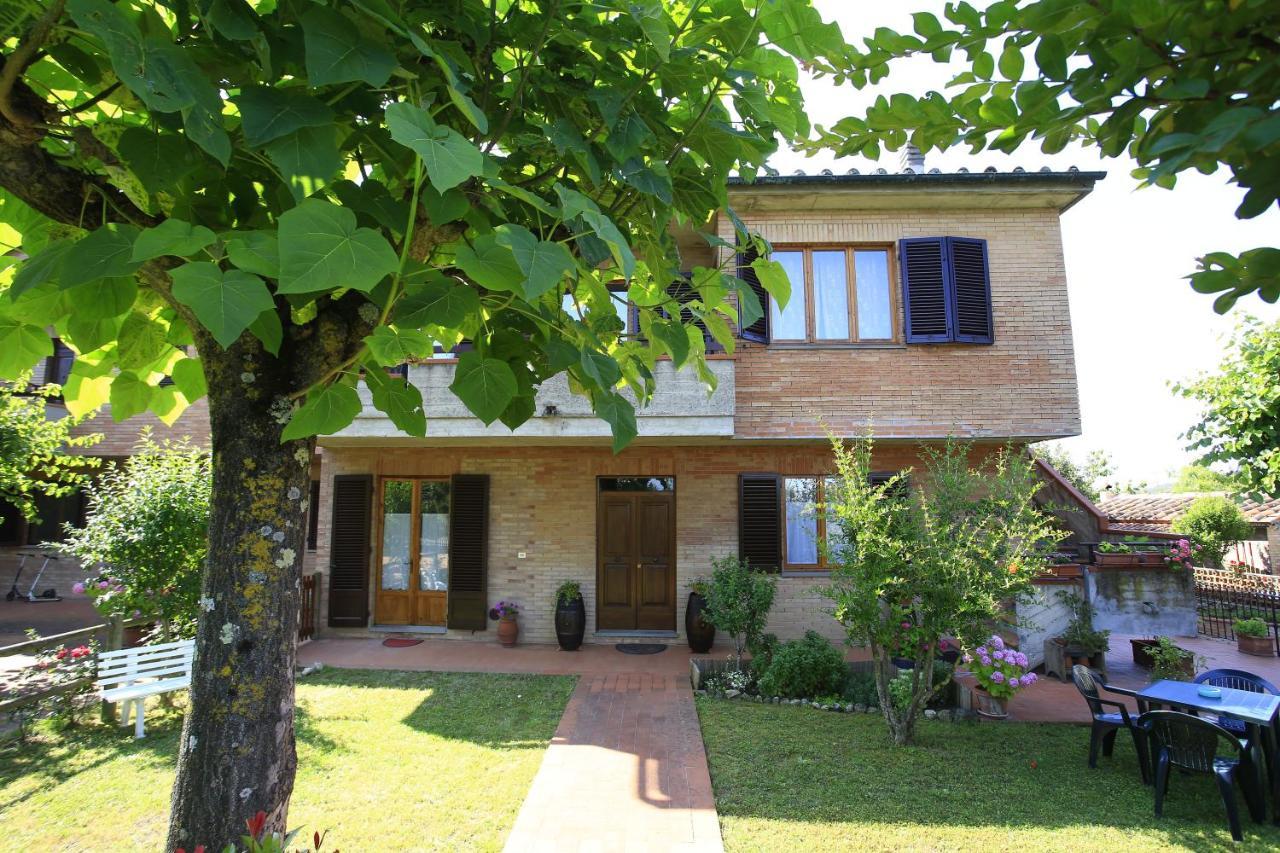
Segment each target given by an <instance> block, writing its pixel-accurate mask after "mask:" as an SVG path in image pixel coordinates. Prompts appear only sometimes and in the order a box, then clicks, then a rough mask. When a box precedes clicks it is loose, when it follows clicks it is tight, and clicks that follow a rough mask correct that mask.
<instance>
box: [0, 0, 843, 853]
mask: <svg viewBox="0 0 1280 853" xmlns="http://www.w3.org/2000/svg"><path fill="white" fill-rule="evenodd" d="M0 50H2V51H3V59H4V65H3V71H2V72H0V188H3V189H4V190H5V191H6V195H5V196H4V197H3V199H2V202H3V206H2V207H0V223H3V225H4V226H5V227H6V228H5V232H4V233H5V234H6V235H8V236H7V237H5V238H4V239H5V240H6V241H7V242H8V243H9V245H8V246H6V247H5V251H6V252H8V255H7V256H6V262H8V263H10V266H9V267H8V268H7V269H5V270H4V272H3V276H4V277H3V280H2V281H3V286H4V287H5V289H6V291H7V292H6V293H5V294H4V295H3V297H2V298H0V377H2V376H15V375H17V373H18V372H19V371H20V370H22V369H24V368H26V367H29V366H30V365H31V364H32V363H33V362H35V361H36V360H38V359H40V358H42V357H43V356H45V355H46V354H47V353H48V352H49V351H50V333H51V332H52V333H54V334H56V335H57V336H58V337H60V338H61V339H62V340H63V341H64V342H66V343H67V344H68V345H69V346H71V347H72V348H73V349H74V350H75V352H76V362H75V366H74V367H73V368H72V370H71V375H70V377H69V379H68V381H67V383H66V387H65V389H64V393H65V395H66V400H67V405H68V407H69V408H70V409H71V411H72V412H75V413H83V412H87V411H89V410H91V409H94V408H96V407H98V406H100V405H102V404H104V403H110V405H111V409H112V413H113V415H114V416H116V417H117V418H121V417H127V416H129V415H132V414H136V413H140V412H144V411H151V412H154V413H155V414H156V415H158V416H159V417H160V418H161V419H163V420H165V421H170V422H171V421H173V420H174V419H175V418H176V417H177V416H178V415H179V414H180V413H181V412H182V411H183V409H184V408H185V407H187V406H188V405H190V404H191V403H192V402H194V401H195V400H197V399H200V398H202V397H207V399H208V406H209V415H210V423H211V432H212V439H211V440H212V449H213V459H214V465H213V489H212V493H211V498H210V501H211V517H210V525H209V527H210V542H209V557H208V560H207V565H206V569H205V573H204V579H203V587H202V591H201V599H202V601H204V602H206V604H205V606H204V607H203V608H202V611H203V612H202V618H201V623H200V626H199V628H198V631H197V638H196V660H197V661H198V666H199V671H198V672H197V673H196V677H195V678H194V680H193V686H192V691H191V706H190V710H189V712H188V716H187V722H186V727H185V729H184V732H183V736H182V740H181V756H180V760H179V766H178V778H177V781H176V784H175V789H174V797H173V806H172V818H171V825H170V834H169V842H168V846H169V848H170V849H173V848H175V847H178V846H187V847H190V846H192V845H194V844H204V845H206V846H208V847H209V848H211V849H213V848H221V846H223V845H224V844H226V843H227V842H229V841H232V840H234V839H235V838H236V837H238V835H239V833H240V829H241V827H242V826H243V824H244V821H245V819H246V818H248V817H251V816H252V815H253V814H255V813H256V812H257V811H258V810H260V809H261V810H264V811H265V812H266V814H267V829H268V830H271V831H283V830H284V829H285V826H286V813H287V809H288V802H289V796H290V793H291V790H292V784H293V776H294V769H295V764H296V755H295V751H294V738H293V682H292V672H293V664H294V632H295V629H296V616H295V614H296V612H297V604H298V580H299V573H300V565H299V559H298V555H299V554H300V553H301V552H302V549H303V540H304V531H305V529H306V525H305V523H304V519H305V511H306V503H307V500H308V496H309V489H308V478H309V466H310V458H311V454H312V449H313V446H314V436H316V435H317V434H327V433H333V432H335V431H338V430H341V429H342V428H343V427H345V426H347V425H348V424H349V423H351V421H352V420H353V418H354V417H355V416H356V415H357V414H358V413H359V412H360V411H361V409H362V398H361V395H360V392H359V388H360V386H361V385H363V386H364V387H365V389H367V392H368V399H369V401H370V402H371V404H372V406H373V407H375V408H376V409H378V410H380V411H381V412H383V413H385V415H386V416H387V417H388V418H389V419H390V420H391V421H392V422H393V423H394V424H395V425H396V426H397V427H398V428H399V429H401V430H403V431H404V432H406V433H408V434H411V435H419V436H420V435H423V434H424V432H425V430H426V418H425V413H424V410H423V405H422V398H421V395H420V393H419V391H418V390H417V388H415V387H414V386H413V385H412V384H409V383H408V382H405V381H403V380H402V379H400V378H396V377H394V376H391V375H389V374H388V372H387V368H388V367H391V366H395V365H399V364H401V363H403V362H406V361H412V360H415V359H421V358H426V357H430V356H431V355H432V354H433V353H434V352H436V351H438V350H449V349H451V348H454V347H455V346H456V345H458V344H461V343H464V342H465V343H467V344H468V346H467V347H465V351H463V352H461V354H460V356H459V358H458V362H457V367H456V373H455V375H454V379H453V382H452V385H451V388H452V391H453V393H454V394H456V395H457V397H458V398H459V399H460V400H461V401H462V402H463V403H464V404H466V406H467V407H468V408H469V409H470V411H471V412H472V413H473V414H474V415H475V416H476V417H477V418H478V419H480V420H481V421H483V422H484V423H486V424H489V423H492V422H495V421H501V422H502V423H503V424H505V425H506V426H508V427H511V428H515V427H517V426H519V425H520V424H521V423H523V422H524V421H525V420H527V419H528V418H529V417H530V416H531V415H532V413H533V409H534V394H535V391H536V390H537V388H538V386H539V385H540V384H541V383H543V382H545V381H546V380H548V379H549V378H551V377H553V376H556V375H558V374H567V375H568V382H569V385H570V387H571V389H572V390H573V391H575V392H576V393H578V394H581V395H583V396H584V397H586V398H587V399H588V400H589V401H590V404H591V406H592V407H593V409H594V411H595V413H596V414H597V415H598V416H599V417H601V418H602V419H603V420H605V421H607V422H608V423H609V425H610V427H611V429H612V433H613V437H614V447H615V449H621V448H622V447H624V446H625V445H626V444H627V443H628V442H629V441H630V440H631V439H632V438H633V437H634V436H635V434H636V421H635V413H634V405H635V402H641V403H643V402H644V401H645V400H647V399H648V398H649V397H650V395H651V394H652V392H653V389H654V372H653V367H654V363H655V360H656V359H657V358H659V357H663V356H667V357H670V359H671V361H672V362H673V363H674V365H675V366H676V367H678V368H687V369H689V370H692V371H694V372H695V373H696V374H697V375H698V376H699V377H700V378H701V379H702V381H703V382H704V383H705V384H706V385H707V387H708V388H711V387H712V386H713V385H714V382H715V378H714V375H713V374H712V373H711V372H710V371H709V370H708V369H707V367H706V364H705V361H704V354H705V344H704V335H703V330H704V329H705V330H706V332H707V333H708V334H710V336H711V337H713V338H714V339H715V340H717V341H718V342H719V343H720V344H721V345H722V346H723V347H724V348H725V349H726V350H729V351H732V350H733V348H734V343H735V340H734V331H733V328H734V325H735V324H749V323H751V322H753V321H754V320H755V319H756V318H758V317H759V316H760V315H761V311H762V307H761V304H760V300H759V299H758V298H757V296H756V294H755V293H754V292H753V291H752V290H751V289H749V288H747V287H745V286H744V284H743V282H742V281H741V280H740V279H739V278H737V276H736V275H735V274H734V273H735V270H733V269H727V268H722V267H695V268H694V269H693V270H692V271H691V276H690V279H689V282H688V289H687V291H686V296H685V298H684V299H683V300H682V302H681V304H680V305H679V309H680V310H677V306H676V304H675V302H674V300H673V297H672V295H671V293H670V292H669V287H670V285H671V283H672V281H673V280H674V279H675V277H676V276H677V274H678V272H679V271H680V265H679V262H678V259H677V252H676V244H675V237H674V236H673V228H672V226H673V225H674V226H677V227H686V228H688V227H690V226H693V227H696V226H700V225H702V224H704V223H706V222H707V221H708V220H709V218H710V217H711V216H712V215H713V213H715V212H716V211H717V210H723V211H725V214H724V215H727V216H728V217H729V218H730V219H731V220H732V221H733V222H734V224H735V230H736V232H737V241H736V242H738V243H746V242H748V241H751V242H755V243H759V238H758V237H753V236H752V235H749V234H747V233H746V232H745V229H744V228H743V227H742V226H741V224H740V222H739V221H738V220H737V218H736V217H735V216H734V214H733V211H732V210H731V209H729V208H728V205H727V197H726V181H727V179H728V177H729V175H730V173H731V172H733V171H735V170H737V171H740V172H742V173H744V174H746V175H752V174H754V173H755V171H756V170H757V169H758V168H759V167H760V166H761V165H762V164H763V163H764V161H765V158H766V157H767V156H768V155H769V153H770V152H772V151H773V150H775V148H776V147H777V146H778V144H779V143H780V142H789V143H798V142H800V141H802V140H803V139H805V138H806V137H807V136H808V135H809V133H810V126H809V122H808V119H807V117H806V115H805V111H804V104H803V100H802V97H801V90H800V87H799V83H798V80H799V73H800V71H799V66H800V65H801V64H803V65H804V66H805V67H806V68H807V69H808V71H809V73H813V74H818V75H824V74H826V75H834V76H835V77H836V79H839V80H843V79H845V78H844V77H843V75H841V74H839V73H838V71H837V69H838V67H839V66H840V64H841V63H842V61H843V57H844V56H845V55H846V53H847V50H848V48H847V46H846V45H845V43H844V42H843V40H842V38H841V36H840V32H839V30H838V29H837V28H836V27H835V26H833V25H831V24H828V23H824V22H823V21H822V20H821V19H820V17H819V15H818V14H817V13H816V12H815V11H814V10H813V9H812V8H811V7H810V5H809V2H808V0H664V2H658V0H627V2H623V0H598V2H583V0H540V1H539V2H532V0H329V2H309V0H119V2H110V0H17V2H13V3H8V4H6V5H5V6H4V8H3V10H0ZM706 239H707V240H708V241H710V242H711V243H712V244H715V247H716V248H724V247H723V246H721V245H720V241H719V240H718V239H717V238H716V237H714V236H709V237H707V238H706ZM720 256H721V257H725V258H726V259H729V258H731V257H732V253H731V252H722V253H721V255H720ZM726 263H729V261H728V260H726ZM754 267H755V272H756V274H757V275H758V277H759V279H760V280H761V282H762V283H763V285H764V287H765V288H766V289H767V290H768V291H769V292H771V293H772V294H773V295H774V296H775V297H776V298H778V299H779V301H780V302H785V300H786V297H787V289H788V288H787V283H786V279H785V276H784V275H782V273H781V270H780V268H779V267H778V266H777V265H776V264H774V263H772V262H769V261H766V260H757V261H756V262H755V264H754ZM624 301H625V302H626V303H627V304H629V305H630V306H634V311H635V312H636V315H637V319H638V333H628V332H627V331H626V330H625V329H624V328H623V324H622V323H621V322H620V320H619V318H618V317H619V314H618V311H617V310H615V304H621V303H622V302H624ZM166 380H172V381H171V382H169V381H166Z"/></svg>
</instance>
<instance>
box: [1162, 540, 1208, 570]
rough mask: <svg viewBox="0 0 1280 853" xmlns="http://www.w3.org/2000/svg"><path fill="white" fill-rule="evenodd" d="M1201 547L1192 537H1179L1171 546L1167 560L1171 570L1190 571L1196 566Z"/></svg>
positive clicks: (1166, 556)
mask: <svg viewBox="0 0 1280 853" xmlns="http://www.w3.org/2000/svg"><path fill="white" fill-rule="evenodd" d="M1200 551H1201V548H1200V546H1199V545H1196V544H1195V543H1194V542H1192V541H1191V540H1190V539H1179V540H1178V541H1177V542H1174V543H1173V544H1172V545H1170V546H1169V551H1168V553H1167V554H1166V555H1165V560H1166V562H1167V563H1168V565H1169V571H1171V572H1189V571H1191V570H1192V569H1194V568H1195V567H1196V560H1197V559H1200Z"/></svg>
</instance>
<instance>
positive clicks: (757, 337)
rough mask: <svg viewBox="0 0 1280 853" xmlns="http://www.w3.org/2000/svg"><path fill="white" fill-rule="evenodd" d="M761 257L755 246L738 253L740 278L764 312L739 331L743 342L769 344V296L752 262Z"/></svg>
mask: <svg viewBox="0 0 1280 853" xmlns="http://www.w3.org/2000/svg"><path fill="white" fill-rule="evenodd" d="M758 257H760V253H759V252H757V251H756V247H755V246H754V245H751V246H748V247H746V250H745V251H742V252H739V253H738V278H740V279H742V280H743V281H745V282H746V283H747V287H750V288H751V290H752V291H753V292H754V293H755V295H756V297H757V298H759V300H760V308H761V310H762V311H763V314H762V315H761V317H760V318H759V319H758V320H756V321H755V322H754V323H752V324H751V325H749V326H743V327H742V329H741V330H740V331H739V336H740V337H741V338H742V339H743V340H747V341H755V342H756V343H759V344H767V343H769V337H770V336H769V294H768V292H767V291H766V290H765V289H764V285H763V284H761V283H760V277H759V276H758V275H756V271H755V270H754V269H752V267H751V262H752V261H754V260H755V259H756V258H758Z"/></svg>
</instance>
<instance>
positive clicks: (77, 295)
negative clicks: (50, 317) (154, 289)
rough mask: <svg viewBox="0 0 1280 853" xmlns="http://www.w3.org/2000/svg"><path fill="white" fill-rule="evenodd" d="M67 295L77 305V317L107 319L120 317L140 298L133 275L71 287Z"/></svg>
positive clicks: (71, 302) (72, 303)
mask: <svg viewBox="0 0 1280 853" xmlns="http://www.w3.org/2000/svg"><path fill="white" fill-rule="evenodd" d="M66 296H67V300H68V302H70V304H71V305H73V306H74V307H75V315H76V316H77V317H80V318H82V319H87V320H107V319H110V318H112V317H119V316H120V315H122V314H124V313H126V312H128V310H129V309H130V308H132V307H133V303H134V302H136V301H137V299H138V282H137V279H135V278H133V276H121V277H119V278H104V279H102V280H101V281H91V282H89V283H88V284H80V285H76V286H75V287H72V288H69V289H68V290H67V291H66Z"/></svg>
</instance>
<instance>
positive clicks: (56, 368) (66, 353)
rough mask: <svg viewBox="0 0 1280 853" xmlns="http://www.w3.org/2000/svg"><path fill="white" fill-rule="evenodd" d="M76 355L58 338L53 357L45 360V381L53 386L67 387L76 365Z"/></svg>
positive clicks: (54, 343)
mask: <svg viewBox="0 0 1280 853" xmlns="http://www.w3.org/2000/svg"><path fill="white" fill-rule="evenodd" d="M75 361H76V353H75V350H73V349H71V347H69V346H67V345H66V344H64V343H63V342H62V341H60V340H59V339H57V338H54V339H53V355H51V356H49V357H48V358H47V359H45V363H44V381H45V383H47V384H52V385H66V384H67V379H69V378H70V376H71V367H72V365H74V364H75Z"/></svg>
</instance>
